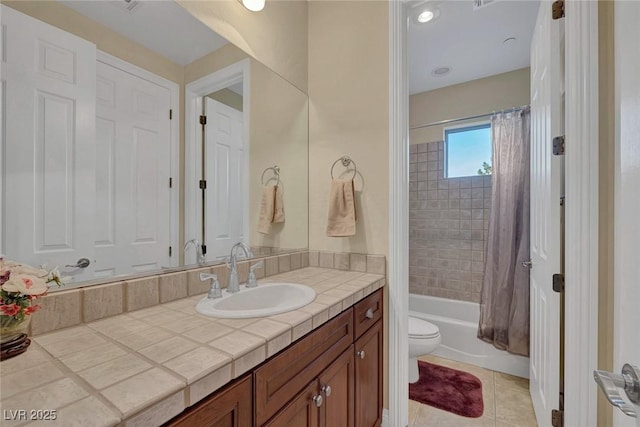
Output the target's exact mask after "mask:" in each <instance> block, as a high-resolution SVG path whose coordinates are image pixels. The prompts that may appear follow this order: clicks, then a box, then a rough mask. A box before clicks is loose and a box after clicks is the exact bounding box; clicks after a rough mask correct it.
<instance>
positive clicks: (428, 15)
mask: <svg viewBox="0 0 640 427" xmlns="http://www.w3.org/2000/svg"><path fill="white" fill-rule="evenodd" d="M433 17H434V14H433V12H431V11H430V10H425V11H424V12H422V13H421V14H420V15H418V22H420V23H421V24H424V23H425V22H429V21H431V20H432V19H433Z"/></svg>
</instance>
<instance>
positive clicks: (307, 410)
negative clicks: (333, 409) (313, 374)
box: [264, 381, 324, 427]
mask: <svg viewBox="0 0 640 427" xmlns="http://www.w3.org/2000/svg"><path fill="white" fill-rule="evenodd" d="M323 400H324V397H323V396H322V395H321V394H320V393H318V382H317V381H313V382H312V383H310V384H309V385H308V386H307V387H306V388H305V389H304V390H302V391H301V392H300V393H298V395H297V396H296V397H294V398H293V400H292V401H291V402H289V404H288V405H287V406H285V407H284V409H282V410H281V411H280V412H278V413H277V414H276V415H275V416H274V417H273V418H272V419H271V420H270V421H268V422H267V423H266V424H264V426H265V427H294V426H295V427H318V421H319V417H318V413H319V409H320V406H322V403H323Z"/></svg>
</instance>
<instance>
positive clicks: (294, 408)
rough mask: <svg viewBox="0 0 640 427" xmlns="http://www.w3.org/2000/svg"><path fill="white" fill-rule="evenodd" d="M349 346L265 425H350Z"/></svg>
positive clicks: (290, 426) (301, 426)
mask: <svg viewBox="0 0 640 427" xmlns="http://www.w3.org/2000/svg"><path fill="white" fill-rule="evenodd" d="M353 368H354V366H353V346H351V347H349V349H347V350H346V351H344V352H343V353H342V354H341V355H340V357H338V358H337V359H336V360H335V361H334V362H333V363H332V364H331V365H329V367H328V368H327V369H325V370H324V371H323V372H322V373H321V374H320V375H319V376H318V378H317V379H314V380H313V381H312V382H311V383H309V384H308V385H307V387H305V388H304V389H303V390H302V391H301V392H300V393H298V394H297V395H296V396H295V397H294V398H293V399H292V400H291V401H290V402H289V403H288V404H287V405H286V406H285V407H284V408H283V409H281V410H280V411H278V413H276V415H275V416H274V417H273V418H272V419H271V420H269V421H268V422H267V423H266V424H264V426H265V427H292V426H295V427H353V426H354V412H353V397H354V369H353Z"/></svg>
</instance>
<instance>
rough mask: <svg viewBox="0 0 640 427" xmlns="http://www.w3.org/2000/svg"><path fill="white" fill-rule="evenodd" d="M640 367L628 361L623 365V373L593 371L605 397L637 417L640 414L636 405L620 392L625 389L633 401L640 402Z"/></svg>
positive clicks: (627, 413) (623, 410) (624, 411)
mask: <svg viewBox="0 0 640 427" xmlns="http://www.w3.org/2000/svg"><path fill="white" fill-rule="evenodd" d="M639 377H640V369H639V368H638V367H637V366H632V365H629V364H628V363H626V364H625V365H624V366H623V367H622V374H613V373H611V372H607V371H597V370H596V371H593V378H594V379H595V380H596V383H598V385H599V386H600V389H601V390H602V392H603V393H604V395H605V397H606V398H607V400H608V401H609V403H611V404H612V405H613V406H617V407H618V408H620V410H621V411H622V412H623V413H624V414H625V415H628V416H630V417H633V418H637V417H638V416H639V415H640V414H638V413H637V412H636V409H635V408H634V406H633V405H632V404H630V403H628V402H627V401H626V400H625V399H624V398H623V397H622V395H621V394H620V390H621V389H622V390H624V391H625V393H626V394H627V397H628V398H629V401H630V402H631V403H635V404H636V405H638V404H640V379H639Z"/></svg>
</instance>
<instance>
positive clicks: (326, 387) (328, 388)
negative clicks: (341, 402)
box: [321, 385, 331, 397]
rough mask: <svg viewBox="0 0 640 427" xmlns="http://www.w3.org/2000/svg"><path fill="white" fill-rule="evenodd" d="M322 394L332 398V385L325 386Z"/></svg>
mask: <svg viewBox="0 0 640 427" xmlns="http://www.w3.org/2000/svg"><path fill="white" fill-rule="evenodd" d="M321 390H322V392H323V393H324V395H325V396H327V397H329V396H331V386H330V385H325V386H322V389H321Z"/></svg>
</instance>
